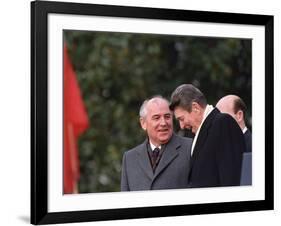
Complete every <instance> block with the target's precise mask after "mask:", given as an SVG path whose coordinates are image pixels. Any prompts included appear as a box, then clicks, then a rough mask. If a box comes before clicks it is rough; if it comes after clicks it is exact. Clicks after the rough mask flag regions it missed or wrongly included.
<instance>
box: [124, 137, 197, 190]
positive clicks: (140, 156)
mask: <svg viewBox="0 0 281 226" xmlns="http://www.w3.org/2000/svg"><path fill="white" fill-rule="evenodd" d="M147 142H148V141H147V140H146V141H145V142H144V143H142V144H140V145H139V146H137V147H135V148H133V149H131V150H129V151H127V152H125V154H124V156H123V163H122V176H121V191H140V190H157V189H177V188H186V187H187V186H188V174H189V160H190V150H191V144H192V139H190V138H185V137H180V136H177V135H175V134H173V136H172V138H171V140H170V141H169V142H168V143H167V144H166V147H165V150H164V152H163V155H162V157H161V159H160V162H159V164H158V166H157V168H156V170H155V173H154V174H153V171H152V167H151V164H150V160H149V156H148V153H147Z"/></svg>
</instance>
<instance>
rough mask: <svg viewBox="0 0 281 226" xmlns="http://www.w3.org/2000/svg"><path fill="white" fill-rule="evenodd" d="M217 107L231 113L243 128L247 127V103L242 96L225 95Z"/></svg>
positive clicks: (223, 111)
mask: <svg viewBox="0 0 281 226" xmlns="http://www.w3.org/2000/svg"><path fill="white" fill-rule="evenodd" d="M216 107H217V108H218V109H219V110H220V111H221V112H222V113H227V114H230V115H231V116H232V117H233V118H234V119H235V120H236V122H237V123H238V125H239V126H240V128H241V129H242V130H243V129H244V128H245V112H246V105H245V103H244V101H243V100H242V99H241V98H240V97H238V96H235V95H227V96H224V97H222V98H221V99H220V100H219V101H218V103H217V105H216Z"/></svg>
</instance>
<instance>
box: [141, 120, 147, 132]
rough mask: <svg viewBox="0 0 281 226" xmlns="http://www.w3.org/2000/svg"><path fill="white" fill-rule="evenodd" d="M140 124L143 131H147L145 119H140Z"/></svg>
mask: <svg viewBox="0 0 281 226" xmlns="http://www.w3.org/2000/svg"><path fill="white" fill-rule="evenodd" d="M140 124H141V128H142V129H143V130H146V121H145V119H144V118H143V117H140Z"/></svg>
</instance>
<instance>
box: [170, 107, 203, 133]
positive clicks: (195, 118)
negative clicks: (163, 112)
mask: <svg viewBox="0 0 281 226" xmlns="http://www.w3.org/2000/svg"><path fill="white" fill-rule="evenodd" d="M174 114H175V117H176V119H177V120H178V121H179V124H180V127H181V129H190V130H191V131H192V133H196V132H197V130H198V128H199V126H200V124H201V122H202V120H203V114H204V109H203V108H201V107H200V106H199V105H198V104H197V103H194V102H193V103H192V107H191V111H190V112H188V111H187V110H185V109H183V108H182V107H176V108H175V110H174Z"/></svg>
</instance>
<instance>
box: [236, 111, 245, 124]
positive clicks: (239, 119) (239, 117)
mask: <svg viewBox="0 0 281 226" xmlns="http://www.w3.org/2000/svg"><path fill="white" fill-rule="evenodd" d="M236 120H237V122H238V123H239V122H242V121H243V120H244V112H243V111H241V110H239V111H237V113H236Z"/></svg>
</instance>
